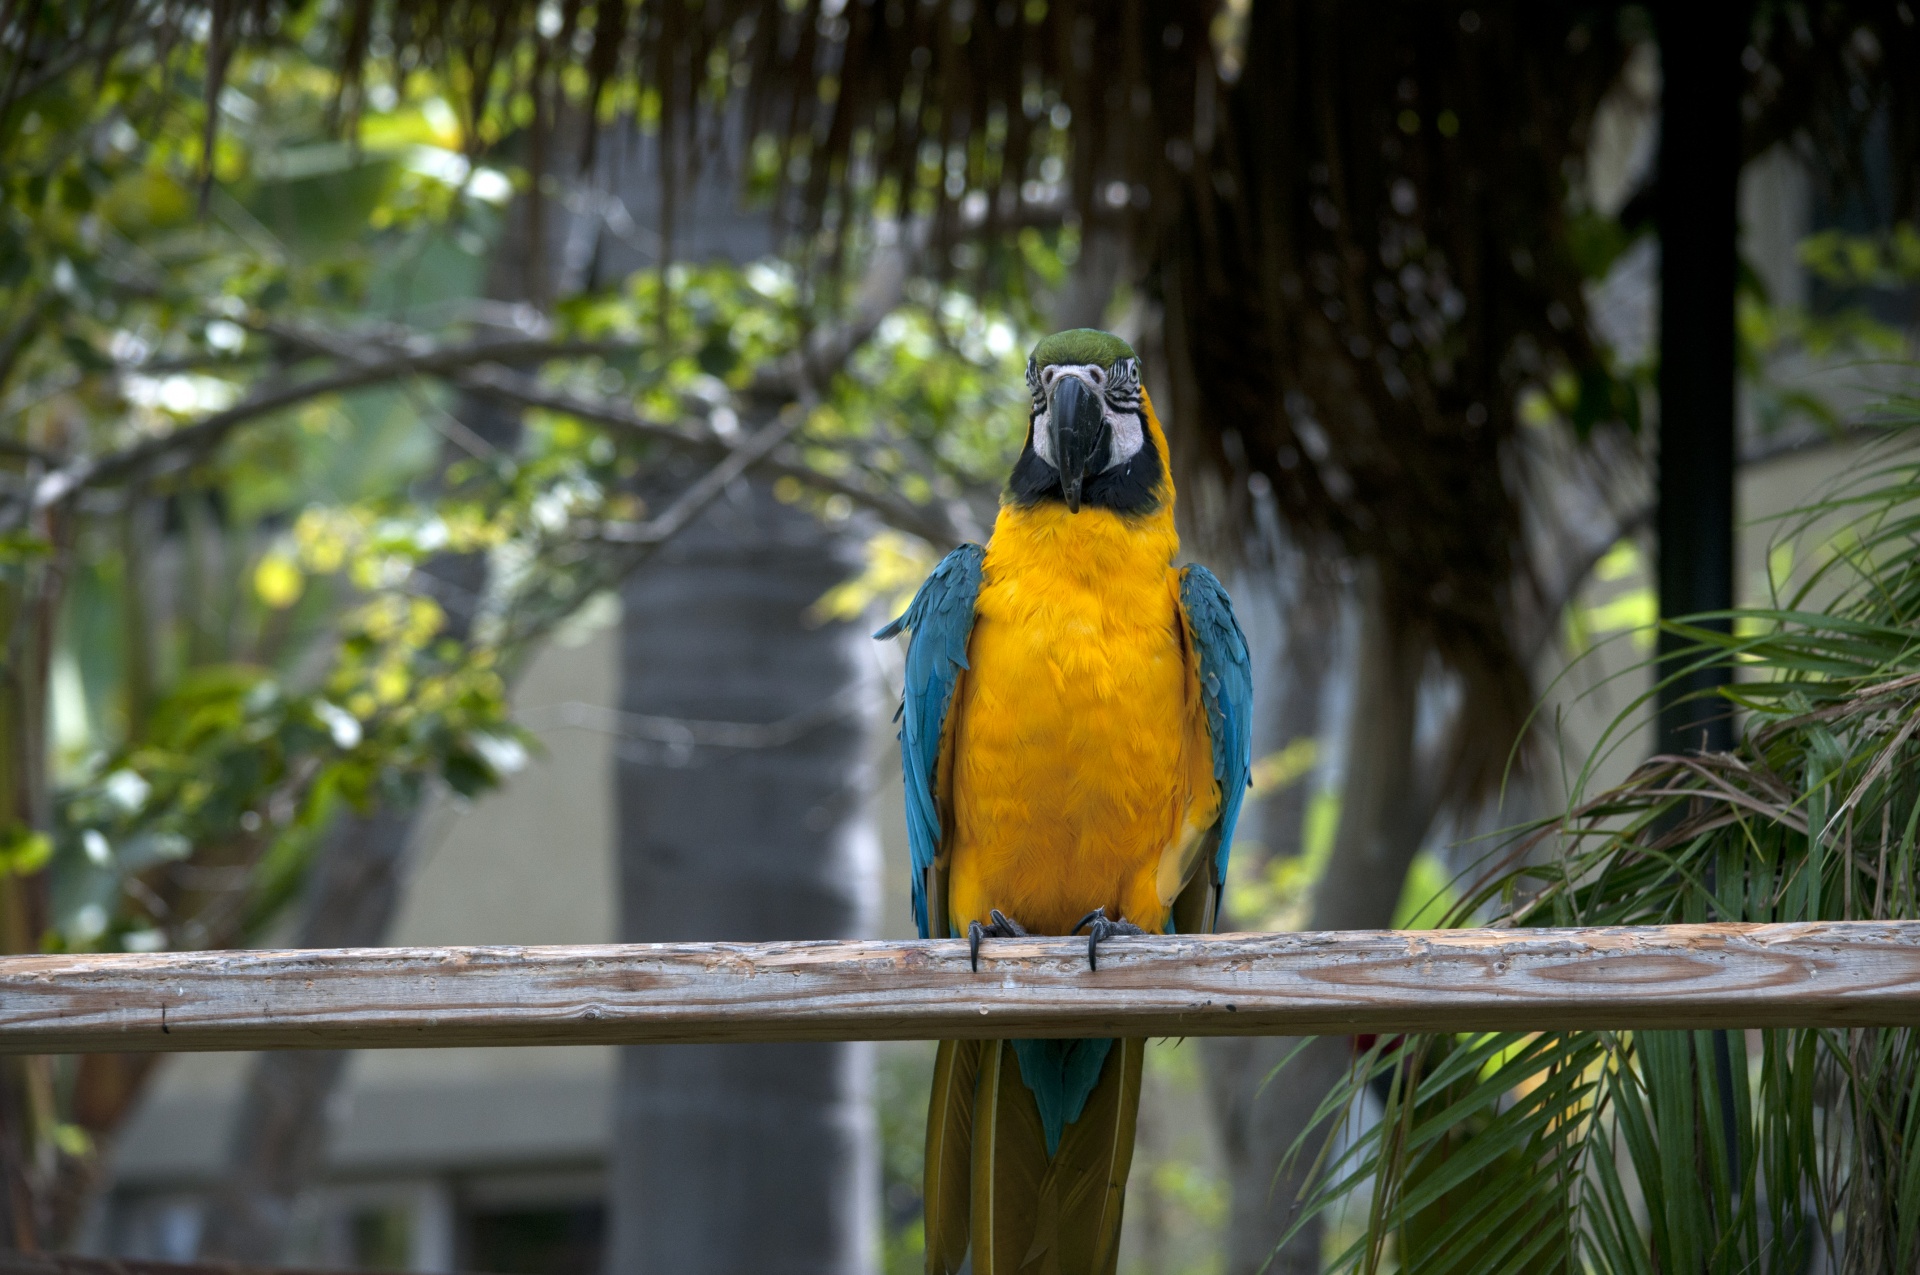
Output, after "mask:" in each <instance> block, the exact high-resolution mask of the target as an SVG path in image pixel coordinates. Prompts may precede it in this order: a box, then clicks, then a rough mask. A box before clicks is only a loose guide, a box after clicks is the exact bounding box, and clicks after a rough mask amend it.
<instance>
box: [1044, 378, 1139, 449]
mask: <svg viewBox="0 0 1920 1275" xmlns="http://www.w3.org/2000/svg"><path fill="white" fill-rule="evenodd" d="M1063 376H1072V377H1078V378H1079V379H1080V380H1081V381H1083V382H1085V384H1086V386H1087V388H1088V389H1090V390H1092V391H1093V394H1094V397H1095V398H1097V399H1099V400H1100V410H1101V411H1102V413H1103V414H1104V415H1105V417H1106V422H1107V436H1108V439H1109V443H1108V447H1107V463H1106V465H1105V466H1103V467H1102V468H1103V471H1104V470H1106V469H1118V468H1119V467H1120V466H1122V465H1124V464H1126V463H1127V462H1128V461H1130V460H1132V459H1133V458H1134V457H1135V456H1138V455H1139V454H1140V449H1141V448H1142V447H1145V446H1146V445H1147V436H1146V429H1145V426H1144V424H1143V422H1142V419H1141V415H1140V413H1141V407H1140V368H1139V365H1138V364H1136V363H1135V362H1134V361H1133V360H1132V359H1123V360H1121V361H1120V362H1119V363H1117V364H1115V365H1114V366H1113V368H1112V369H1111V371H1109V369H1107V368H1104V367H1100V366H1099V365H1097V364H1093V363H1056V364H1054V365H1053V366H1051V367H1044V368H1040V369H1038V370H1035V369H1034V368H1033V367H1031V366H1029V367H1028V368H1027V388H1028V389H1029V390H1031V391H1032V392H1033V450H1034V451H1036V452H1038V453H1039V454H1040V459H1041V460H1044V461H1046V462H1047V464H1049V465H1052V466H1053V467H1054V468H1055V469H1058V468H1059V467H1060V462H1059V461H1058V460H1056V459H1054V455H1053V435H1052V431H1051V430H1050V429H1049V428H1048V424H1049V422H1048V416H1049V415H1050V411H1051V408H1050V405H1051V403H1052V401H1053V389H1054V386H1056V385H1058V384H1059V383H1060V378H1061V377H1063Z"/></svg>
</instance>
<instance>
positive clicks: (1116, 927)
mask: <svg viewBox="0 0 1920 1275" xmlns="http://www.w3.org/2000/svg"><path fill="white" fill-rule="evenodd" d="M1083 927H1084V928H1085V929H1086V931H1087V968H1088V969H1090V970H1097V969H1099V968H1100V956H1099V952H1100V944H1101V943H1102V942H1104V941H1105V940H1107V939H1110V938H1113V937H1115V936H1116V935H1133V934H1145V933H1146V931H1145V930H1143V929H1141V928H1140V927H1139V926H1137V925H1135V924H1134V923H1133V922H1132V921H1109V920H1108V919H1107V910H1106V909H1105V908H1104V907H1099V908H1095V909H1094V910H1093V911H1091V912H1089V913H1087V914H1086V915H1085V916H1083V917H1081V918H1080V922H1079V924H1077V925H1075V926H1074V927H1073V930H1072V932H1073V933H1075V934H1078V933H1079V932H1080V931H1081V929H1082V928H1083Z"/></svg>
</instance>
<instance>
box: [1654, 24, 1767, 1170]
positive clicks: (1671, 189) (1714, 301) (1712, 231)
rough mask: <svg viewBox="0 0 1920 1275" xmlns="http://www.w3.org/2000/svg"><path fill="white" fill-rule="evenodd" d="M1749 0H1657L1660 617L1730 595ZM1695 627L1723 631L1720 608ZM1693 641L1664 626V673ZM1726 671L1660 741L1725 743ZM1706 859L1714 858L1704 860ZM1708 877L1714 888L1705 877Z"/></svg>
mask: <svg viewBox="0 0 1920 1275" xmlns="http://www.w3.org/2000/svg"><path fill="white" fill-rule="evenodd" d="M1749 3H1750V0H1665V3H1663V4H1657V5H1656V6H1655V7H1654V15H1655V23H1656V25H1657V29H1658V32H1659V37H1660V71H1661V90H1660V172H1659V179H1660V187H1659V201H1658V207H1657V211H1656V216H1657V219H1658V224H1659V228H1660V477H1659V498H1658V511H1657V515H1656V522H1657V531H1658V535H1659V541H1660V546H1659V554H1660V617H1661V619H1663V620H1665V619H1677V618H1679V617H1682V616H1689V615H1698V614H1701V613H1702V612H1715V611H1717V612H1725V611H1728V610H1730V609H1731V608H1732V607H1733V571H1734V545H1733V534H1734V511H1733V469H1734V456H1735V449H1736V446H1737V443H1736V439H1735V434H1734V376H1735V350H1734V340H1735V338H1734V286H1735V283H1736V281H1737V279H1738V277H1739V233H1740V213H1739V186H1740V157H1741V150H1742V146H1741V136H1740V89H1741V67H1740V53H1741V50H1742V49H1743V48H1744V47H1745V45H1746V42H1747V37H1748V33H1749V30H1750V25H1751V24H1750V12H1749V8H1748V5H1749ZM1703 627H1708V628H1715V629H1719V630H1720V631H1722V632H1725V631H1727V628H1728V621H1727V620H1726V619H1718V620H1709V621H1705V622H1703ZM1687 645H1688V643H1687V642H1686V641H1685V639H1683V638H1680V637H1678V636H1677V635H1675V634H1671V633H1667V632H1664V631H1663V632H1662V633H1661V634H1660V647H1659V651H1660V656H1661V661H1660V665H1659V669H1660V677H1661V679H1662V681H1663V682H1664V681H1665V679H1667V678H1669V677H1672V676H1673V675H1674V674H1675V673H1676V672H1678V671H1679V669H1681V668H1684V667H1685V665H1686V663H1687V661H1686V660H1685V659H1684V657H1683V656H1681V655H1680V652H1681V651H1682V650H1683V649H1684V648H1685V647H1686V646H1687ZM1729 680H1730V670H1729V669H1728V668H1727V667H1726V666H1725V665H1724V664H1719V663H1716V664H1714V665H1713V666H1711V667H1708V668H1703V669H1699V670H1696V671H1694V672H1691V673H1688V674H1686V675H1685V676H1684V677H1679V678H1675V680H1674V681H1673V682H1672V683H1671V684H1668V685H1664V686H1663V687H1662V689H1661V691H1660V694H1659V699H1658V704H1659V731H1660V734H1659V742H1658V747H1659V748H1660V749H1661V750H1662V751H1665V752H1686V751H1690V750H1696V749H1697V750H1701V751H1718V750H1723V749H1728V748H1731V747H1732V746H1733V718H1732V714H1731V706H1730V705H1728V704H1727V702H1726V701H1725V700H1723V699H1721V698H1720V697H1719V696H1717V695H1714V694H1712V691H1713V689H1714V688H1715V687H1718V686H1723V685H1725V684H1726V683H1727V682H1728V681H1729ZM1709 871H1711V869H1709ZM1708 888H1709V889H1712V888H1713V887H1712V882H1711V880H1709V884H1708ZM1713 1070H1714V1081H1715V1085H1714V1087H1715V1089H1716V1090H1717V1092H1718V1097H1719V1103H1718V1105H1719V1108H1720V1110H1719V1116H1720V1126H1721V1133H1722V1137H1723V1140H1724V1141H1723V1148H1724V1151H1725V1154H1726V1157H1727V1171H1728V1173H1729V1175H1730V1176H1731V1178H1732V1181H1733V1192H1734V1196H1735V1198H1738V1196H1739V1195H1740V1192H1741V1188H1742V1185H1743V1184H1744V1181H1745V1166H1744V1165H1743V1164H1742V1162H1741V1161H1742V1157H1741V1154H1740V1134H1739V1129H1738V1126H1737V1124H1736V1115H1735V1110H1736V1109H1735V1104H1734V1101H1733V1083H1734V1078H1733V1047H1732V1041H1731V1040H1730V1039H1729V1038H1728V1035H1727V1033H1726V1032H1716V1033H1715V1034H1714V1039H1713Z"/></svg>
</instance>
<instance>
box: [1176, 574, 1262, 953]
mask: <svg viewBox="0 0 1920 1275" xmlns="http://www.w3.org/2000/svg"><path fill="white" fill-rule="evenodd" d="M1180 609H1181V610H1182V611H1183V612H1184V613H1185V615H1186V621H1187V636H1188V639H1189V640H1190V641H1191V642H1192V643H1193V653H1194V657H1195V659H1196V660H1197V661H1198V663H1199V669H1198V672H1199V677H1200V696H1201V699H1202V700H1204V701H1205V703H1206V709H1207V736H1208V739H1209V740H1210V742H1211V743H1212V745H1213V777H1214V779H1215V780H1216V781H1217V782H1218V783H1219V785H1220V815H1219V820H1218V822H1217V823H1215V825H1214V826H1213V828H1211V829H1210V830H1209V831H1208V833H1207V836H1208V839H1209V840H1211V841H1212V842H1213V846H1212V851H1213V856H1212V861H1211V862H1210V863H1209V864H1208V865H1207V868H1208V870H1207V871H1206V872H1204V873H1203V872H1197V871H1196V872H1195V873H1194V880H1193V882H1192V883H1191V884H1190V886H1189V890H1190V891H1191V894H1190V895H1185V894H1184V893H1183V898H1182V900H1181V901H1180V902H1176V904H1175V905H1174V917H1175V928H1177V929H1179V930H1181V931H1182V932H1191V931H1193V930H1198V929H1212V928H1213V927H1214V925H1215V924H1216V923H1217V922H1218V920H1219V895H1220V888H1221V885H1222V883H1224V882H1225V881H1226V879H1227V856H1228V855H1229V854H1230V853H1231V852H1232V850H1233V829H1234V825H1235V824H1236V823H1238V822H1239V821H1240V804H1241V802H1243V801H1244V800H1245V799H1246V795H1247V780H1248V776H1249V775H1250V774H1251V773H1252V771H1253V661H1252V660H1251V659H1250V658H1249V657H1248V655H1247V637H1246V634H1244V633H1242V632H1241V631H1240V622H1239V621H1238V620H1236V619H1234V617H1233V602H1232V600H1231V599H1229V598H1228V597H1227V591H1226V589H1225V588H1224V587H1223V586H1222V585H1221V583H1220V581H1219V580H1218V579H1216V578H1215V577H1214V574H1213V572H1211V571H1209V570H1207V569H1206V568H1205V567H1202V566H1197V565H1196V566H1190V567H1187V568H1185V569H1183V570H1182V571H1181V572H1180ZM1189 899H1191V902H1189ZM1183 903H1187V904H1188V906H1182V904H1183ZM1183 922H1184V924H1183Z"/></svg>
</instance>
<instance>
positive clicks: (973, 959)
mask: <svg viewBox="0 0 1920 1275" xmlns="http://www.w3.org/2000/svg"><path fill="white" fill-rule="evenodd" d="M987 916H988V917H989V918H991V919H992V921H993V924H991V925H982V924H980V922H978V921H969V922H967V963H968V964H969V965H971V966H972V967H973V972H974V973H976V974H978V973H979V972H980V940H981V939H983V938H991V939H1023V938H1025V937H1027V931H1026V928H1025V927H1024V926H1022V925H1021V924H1020V923H1019V922H1018V921H1013V920H1009V919H1008V918H1007V915H1006V913H1004V912H1002V911H1001V910H1000V909H999V908H989V909H987Z"/></svg>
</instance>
